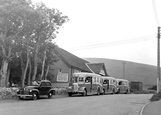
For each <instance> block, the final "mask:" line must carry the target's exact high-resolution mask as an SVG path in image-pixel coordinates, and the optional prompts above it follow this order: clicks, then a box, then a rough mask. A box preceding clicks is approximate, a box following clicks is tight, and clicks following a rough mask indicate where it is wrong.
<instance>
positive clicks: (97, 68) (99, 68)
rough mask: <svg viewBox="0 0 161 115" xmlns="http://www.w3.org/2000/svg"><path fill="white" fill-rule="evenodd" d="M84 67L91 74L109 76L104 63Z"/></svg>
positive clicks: (87, 64)
mask: <svg viewBox="0 0 161 115" xmlns="http://www.w3.org/2000/svg"><path fill="white" fill-rule="evenodd" d="M86 66H87V67H88V68H89V69H90V70H91V71H92V72H93V73H96V74H100V75H101V76H109V75H108V74H107V71H106V67H105V64H104V63H86Z"/></svg>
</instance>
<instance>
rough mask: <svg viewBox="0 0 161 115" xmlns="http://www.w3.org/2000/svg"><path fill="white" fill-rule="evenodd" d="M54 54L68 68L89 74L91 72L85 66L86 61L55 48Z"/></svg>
mask: <svg viewBox="0 0 161 115" xmlns="http://www.w3.org/2000/svg"><path fill="white" fill-rule="evenodd" d="M54 52H55V53H56V54H57V55H58V56H59V57H60V58H61V59H62V60H63V61H64V62H65V63H66V64H67V65H68V66H70V67H73V68H77V69H80V70H82V71H84V72H91V70H90V69H89V68H88V67H87V66H86V63H89V62H88V61H85V60H83V59H81V58H79V57H77V56H75V55H73V54H71V53H70V52H68V51H66V50H64V49H62V48H60V47H58V46H55V48H54Z"/></svg>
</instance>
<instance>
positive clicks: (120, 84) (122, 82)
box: [116, 79, 130, 94]
mask: <svg viewBox="0 0 161 115" xmlns="http://www.w3.org/2000/svg"><path fill="white" fill-rule="evenodd" d="M116 81H117V93H125V94H127V93H130V82H129V81H128V80H126V79H116Z"/></svg>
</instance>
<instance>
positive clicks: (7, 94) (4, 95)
mask: <svg viewBox="0 0 161 115" xmlns="http://www.w3.org/2000/svg"><path fill="white" fill-rule="evenodd" d="M16 89H17V88H5V87H3V88H2V87H0V100H2V99H9V98H15V97H16Z"/></svg>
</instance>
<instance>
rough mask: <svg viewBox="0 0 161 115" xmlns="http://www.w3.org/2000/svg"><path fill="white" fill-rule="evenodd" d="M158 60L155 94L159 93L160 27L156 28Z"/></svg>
mask: <svg viewBox="0 0 161 115" xmlns="http://www.w3.org/2000/svg"><path fill="white" fill-rule="evenodd" d="M157 38H158V43H157V44H158V56H157V57H158V59H157V67H158V69H157V73H158V77H157V93H159V91H160V27H158V35H157Z"/></svg>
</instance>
